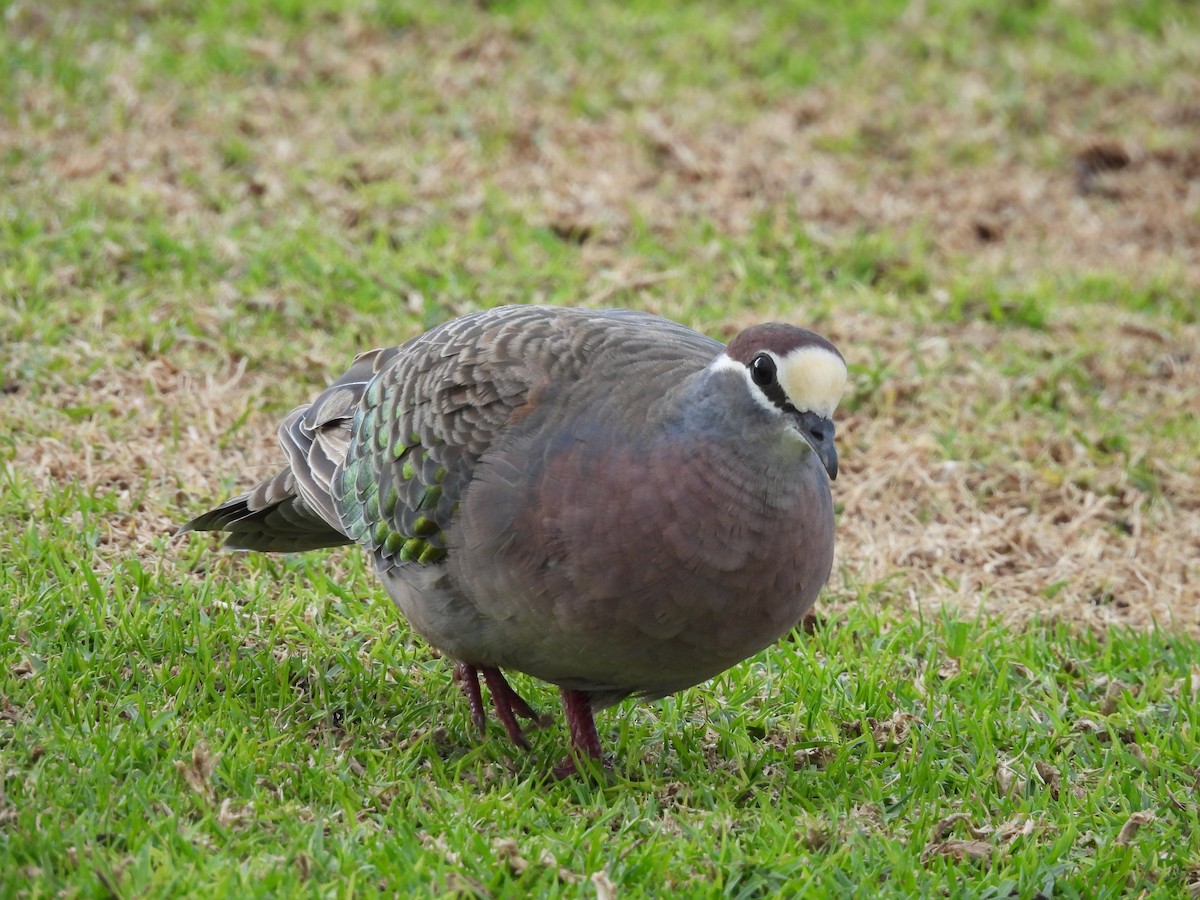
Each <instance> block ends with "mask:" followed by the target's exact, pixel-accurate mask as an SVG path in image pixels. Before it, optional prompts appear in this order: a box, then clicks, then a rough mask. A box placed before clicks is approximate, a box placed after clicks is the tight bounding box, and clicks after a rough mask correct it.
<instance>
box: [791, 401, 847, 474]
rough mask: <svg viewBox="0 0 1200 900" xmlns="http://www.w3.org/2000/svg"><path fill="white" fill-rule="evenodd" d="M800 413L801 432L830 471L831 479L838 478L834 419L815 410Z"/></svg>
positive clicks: (826, 469) (822, 463)
mask: <svg viewBox="0 0 1200 900" xmlns="http://www.w3.org/2000/svg"><path fill="white" fill-rule="evenodd" d="M798 415H799V419H800V422H799V425H800V433H801V434H802V435H804V439H805V440H806V441H808V443H809V444H810V445H811V446H812V448H813V450H814V451H815V452H816V454H817V459H819V460H821V465H823V466H824V467H825V471H826V472H828V473H829V480H830V481H835V480H837V473H838V457H837V447H835V446H834V445H833V435H834V431H835V429H834V426H833V420H832V419H827V418H825V417H824V416H819V415H817V414H816V413H814V412H802V413H799V414H798Z"/></svg>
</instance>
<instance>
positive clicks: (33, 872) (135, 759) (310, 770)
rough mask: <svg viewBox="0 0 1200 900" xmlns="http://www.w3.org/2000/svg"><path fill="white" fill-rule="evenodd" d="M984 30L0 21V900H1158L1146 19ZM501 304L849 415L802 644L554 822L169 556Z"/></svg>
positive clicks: (427, 19)
mask: <svg viewBox="0 0 1200 900" xmlns="http://www.w3.org/2000/svg"><path fill="white" fill-rule="evenodd" d="M1010 7H1011V8H1010ZM1010 7H1005V8H1004V9H1002V10H1001V9H998V8H997V7H995V6H994V5H993V4H985V3H982V2H974V0H971V2H963V3H958V4H949V5H946V4H940V5H939V4H900V3H883V4H873V3H849V4H842V5H838V6H830V5H828V4H816V3H812V2H809V0H792V2H788V3H782V4H775V5H773V6H771V7H770V8H766V9H759V8H753V9H752V8H750V7H747V6H745V5H742V4H716V3H700V4H691V5H688V6H678V7H670V6H667V7H663V6H660V5H656V4H644V5H639V4H633V5H622V6H612V7H604V8H599V9H595V8H592V7H591V6H589V5H588V4H584V3H574V2H568V3H564V4H556V5H554V7H553V8H552V9H551V8H550V7H548V6H546V5H544V4H540V3H533V2H529V3H521V2H516V3H499V4H487V5H485V7H481V8H476V7H470V8H465V7H464V8H453V9H449V8H447V9H446V10H442V9H440V8H435V6H434V5H430V4H404V3H378V4H364V3H358V2H350V0H343V2H337V0H327V2H326V0H323V2H320V3H296V2H253V0H245V2H234V0H221V2H214V3H210V4H189V3H178V2H141V3H136V4H124V5H122V7H121V10H120V12H119V13H117V14H114V13H113V12H112V11H111V10H108V9H107V8H106V9H105V10H104V11H103V12H102V11H101V10H100V9H99V7H97V8H96V9H94V10H93V9H92V7H91V6H88V5H79V4H66V3H55V2H51V3H43V4H38V5H33V4H28V3H17V2H12V3H7V4H3V5H2V10H3V14H4V22H5V28H4V29H0V59H3V60H4V63H3V64H2V65H0V115H3V116H4V117H5V119H6V122H5V127H4V128H0V179H2V184H3V188H4V190H3V193H2V197H0V347H3V351H0V483H2V484H3V488H2V489H0V545H2V546H4V547H5V548H6V552H5V554H4V556H3V559H2V560H0V778H2V781H0V896H19V897H29V898H36V897H48V896H57V895H62V896H104V895H107V896H120V897H126V896H129V897H133V896H179V895H197V896H216V895H228V894H231V893H236V894H239V895H241V894H250V895H260V896H265V895H273V896H274V895H288V896H290V895H303V896H308V895H320V896H339V897H341V896H352V895H366V896H369V895H373V894H380V893H383V894H388V893H393V894H397V893H415V894H418V895H420V894H426V893H430V892H447V893H458V894H463V895H481V896H482V895H492V896H503V895H508V894H518V893H522V894H523V893H529V894H539V895H542V894H545V895H567V896H579V895H585V896H586V895H596V896H600V897H609V896H613V894H614V893H616V894H620V895H629V896H637V895H643V894H655V893H663V892H665V891H666V890H669V889H670V890H681V891H684V892H685V893H688V894H694V895H701V896H737V897H751V896H762V895H767V894H774V893H784V894H811V895H816V896H821V895H841V894H846V893H849V892H850V891H851V890H858V891H869V892H871V893H872V894H873V895H879V896H926V895H935V894H946V895H951V896H1005V897H1007V896H1022V897H1032V896H1038V895H1039V894H1040V895H1042V896H1060V895H1061V896H1088V897H1093V896H1124V895H1126V894H1146V895H1155V896H1158V895H1161V896H1180V895H1185V894H1187V893H1188V892H1189V891H1190V892H1191V893H1192V894H1195V893H1196V892H1197V890H1198V888H1197V884H1200V855H1198V854H1197V851H1196V849H1195V848H1196V834H1197V825H1198V822H1197V817H1198V815H1200V811H1198V807H1197V804H1196V801H1195V796H1196V793H1197V786H1198V781H1197V780H1198V779H1200V752H1198V751H1197V750H1196V747H1197V746H1198V745H1200V741H1198V740H1197V735H1196V725H1197V712H1196V710H1197V709H1198V708H1200V703H1198V702H1197V701H1198V700H1200V697H1198V696H1197V690H1198V685H1200V645H1198V644H1197V642H1196V636H1197V635H1200V592H1198V591H1197V588H1196V585H1197V584H1200V569H1198V563H1197V560H1198V559H1200V494H1198V488H1197V485H1198V484H1200V477H1198V475H1200V473H1198V471H1197V466H1196V461H1195V447H1196V446H1197V445H1200V422H1198V420H1197V418H1196V416H1195V414H1194V410H1195V408H1196V404H1197V402H1198V400H1197V394H1198V391H1197V387H1196V385H1197V384H1200V373H1197V366H1198V365H1200V331H1198V329H1200V322H1198V320H1197V309H1200V304H1198V302H1197V296H1198V292H1200V258H1198V257H1197V255H1196V251H1195V247H1196V246H1200V216H1198V215H1197V212H1196V208H1195V204H1194V202H1193V200H1189V198H1190V197H1191V198H1194V194H1195V191H1194V186H1195V177H1196V176H1195V171H1196V168H1195V167H1196V157H1195V152H1194V147H1193V146H1192V144H1193V143H1194V141H1193V138H1194V133H1193V132H1194V127H1193V126H1194V121H1195V99H1194V96H1195V81H1194V77H1193V76H1192V75H1191V74H1190V73H1191V72H1192V71H1193V69H1194V66H1189V65H1187V63H1188V61H1189V60H1191V59H1194V58H1195V55H1196V53H1197V52H1200V20H1198V18H1197V16H1196V14H1195V11H1194V10H1193V9H1192V6H1191V5H1190V4H1188V3H1185V2H1171V0H1160V2H1155V3H1144V4H1139V5H1138V7H1137V9H1136V10H1133V9H1132V8H1127V7H1128V4H1120V3H1097V4H1084V5H1082V6H1080V5H1079V4H1074V5H1071V4H1041V3H1025V4H1016V5H1010ZM1114 148H1115V149H1114ZM1092 159H1105V160H1109V161H1110V164H1106V165H1108V167H1101V168H1099V169H1094V167H1093V164H1092V163H1091V162H1089V160H1092ZM1089 167H1092V168H1089ZM1093 169H1094V170H1093ZM504 302H551V303H564V304H586V305H632V306H637V307H640V308H646V309H651V310H654V311H657V312H661V313H663V314H665V315H668V316H671V317H673V318H676V319H679V320H680V321H684V322H687V323H688V324H690V325H692V326H694V327H696V328H699V329H701V330H704V331H707V332H709V333H712V334H714V335H717V336H722V337H727V336H729V335H731V334H732V333H733V332H735V331H736V330H737V329H738V328H739V327H740V326H741V325H744V324H745V323H747V322H750V321H754V320H760V319H768V318H784V319H791V320H793V321H799V322H803V323H805V324H811V325H813V326H814V327H817V328H818V329H820V330H821V331H823V332H824V333H826V334H828V335H829V336H830V337H831V338H833V339H834V340H835V341H836V342H837V343H838V344H839V346H841V348H842V349H843V351H844V352H845V353H846V356H847V358H848V359H849V361H850V364H851V370H852V375H853V378H852V384H851V388H850V390H849V391H848V394H847V397H846V398H845V401H844V403H843V407H842V412H841V413H840V414H839V434H840V442H841V455H842V462H843V475H842V476H841V477H840V478H839V480H838V482H837V483H836V485H835V499H836V501H837V503H838V509H839V526H838V527H839V540H840V543H839V549H838V562H837V570H836V571H835V573H834V576H833V578H832V579H831V582H830V584H829V586H828V588H827V589H826V592H825V595H824V597H823V601H822V606H821V607H819V612H820V613H821V619H820V620H819V621H818V622H817V623H816V627H815V628H814V629H813V630H812V633H811V634H809V633H807V632H806V631H805V630H803V629H798V630H797V631H796V632H795V633H794V634H792V635H789V636H788V637H787V638H785V639H784V640H783V641H781V642H780V643H779V644H778V645H777V646H775V647H773V648H771V649H769V650H767V651H765V652H764V653H762V654H760V655H759V656H757V657H755V658H754V659H752V660H750V661H748V662H746V663H745V664H743V665H742V666H739V667H737V668H735V669H733V670H731V671H730V672H728V673H726V674H724V675H722V676H721V677H719V678H717V679H715V680H714V681H712V682H710V683H709V684H706V685H703V686H700V687H698V688H695V689H692V690H689V691H686V692H684V693H683V694H680V695H678V696H676V697H673V698H669V699H668V700H666V701H663V702H660V703H656V704H653V705H638V704H634V703H626V704H622V706H621V707H619V708H618V709H616V710H614V711H610V712H606V713H604V714H602V716H601V720H600V728H601V733H602V736H603V738H604V740H605V743H606V746H607V747H608V748H609V749H611V750H612V751H613V753H614V755H615V760H616V762H615V765H614V771H613V773H612V774H611V775H609V776H603V775H600V774H598V773H593V774H592V775H591V776H588V777H581V778H577V779H572V780H569V781H566V782H555V781H552V780H549V779H547V778H546V776H545V772H546V770H547V768H548V766H549V765H550V764H551V762H552V761H554V760H557V759H558V758H559V757H561V755H562V753H563V751H564V748H565V746H566V734H565V728H564V727H563V724H562V722H561V717H558V718H557V719H556V722H555V724H554V725H552V726H551V727H549V728H547V729H545V730H542V731H539V732H537V733H535V734H534V736H533V740H534V750H533V752H532V753H531V754H529V755H525V754H521V753H517V752H514V751H513V750H512V749H511V748H510V747H509V746H508V745H507V744H505V743H504V741H503V739H502V735H501V733H500V731H499V729H497V728H493V729H492V730H491V731H490V732H489V734H488V736H487V738H486V739H483V740H481V739H480V738H479V737H478V736H477V735H475V734H474V732H473V731H472V728H471V727H470V724H469V722H468V720H467V716H466V714H465V713H466V707H465V703H464V702H463V700H462V698H461V697H460V696H458V693H457V691H456V689H455V687H454V685H453V684H452V682H451V680H450V678H449V671H448V665H447V663H446V661H444V660H441V659H438V658H436V655H435V654H434V653H433V652H432V651H431V650H430V649H429V648H428V647H427V646H426V645H425V644H424V643H423V642H422V641H421V640H420V639H419V638H417V637H415V636H413V635H412V634H411V632H409V630H408V629H407V627H406V626H405V624H404V623H403V622H402V621H401V620H400V618H399V616H398V615H397V614H396V612H395V611H394V610H393V609H392V607H391V606H390V604H389V603H388V602H387V600H386V598H385V596H384V595H383V593H382V592H381V591H380V590H379V589H378V587H377V586H376V585H375V583H374V580H373V576H372V575H371V574H370V573H369V572H368V571H367V570H366V568H365V566H364V561H363V560H362V559H361V558H360V556H359V554H357V553H356V552H353V551H344V552H330V553H317V554H310V555H306V556H299V557H284V558H268V557H262V556H255V555H227V554H224V555H223V554H219V553H216V552H214V545H213V544H212V543H211V542H210V541H209V540H208V539H206V538H203V537H194V538H189V539H186V540H184V539H180V540H173V539H172V538H171V534H172V532H173V529H174V527H175V526H176V525H177V524H178V523H179V522H180V521H181V520H183V519H185V518H187V517H188V516H190V515H192V514H195V513H197V512H199V511H200V510H201V509H203V508H207V506H209V505H211V504H212V503H214V502H215V501H217V500H219V499H223V498H224V497H226V496H228V495H229V494H231V493H233V492H235V491H237V490H239V489H241V488H243V487H245V486H246V485H247V484H248V483H249V482H250V481H252V480H253V479H254V478H256V477H258V476H260V475H262V474H265V473H266V472H268V471H270V470H271V469H272V468H273V467H274V466H276V465H277V464H278V457H277V451H276V450H275V448H274V447H273V438H272V429H273V426H274V422H275V421H277V420H278V418H279V417H280V416H281V415H282V414H284V413H285V412H286V411H287V410H288V409H290V408H291V407H293V406H294V405H295V404H297V403H299V402H302V401H303V400H304V399H305V398H307V397H308V396H310V395H311V393H312V392H313V391H314V390H315V389H317V388H319V387H320V386H322V385H323V384H324V383H325V381H326V379H327V378H328V377H329V376H330V375H332V374H334V373H336V372H338V371H340V369H341V367H344V366H345V364H346V363H347V362H348V360H349V359H350V358H351V357H352V356H353V354H354V353H356V352H357V351H359V350H361V349H364V348H367V347H371V346H377V345H379V344H382V343H393V342H398V341H400V340H402V339H404V338H406V337H409V336H411V335H412V334H415V333H417V332H419V331H420V330H422V329H424V328H427V327H429V326H430V325H432V324H434V323H436V322H439V321H442V320H444V319H446V318H447V317H449V316H452V315H454V314H457V313H459V312H462V311H465V310H468V309H473V308H477V307H479V306H485V305H494V304H499V303H504ZM516 680H517V682H518V687H519V688H520V689H521V690H522V691H523V692H528V693H529V694H530V695H532V696H533V697H534V698H536V699H537V700H538V701H540V702H541V705H543V706H545V707H546V708H548V709H549V708H551V707H552V706H553V699H554V698H553V695H552V693H551V692H550V691H549V690H547V689H545V688H544V687H541V686H537V685H534V684H531V683H529V682H528V681H525V680H523V679H521V678H520V677H519V676H517V678H516Z"/></svg>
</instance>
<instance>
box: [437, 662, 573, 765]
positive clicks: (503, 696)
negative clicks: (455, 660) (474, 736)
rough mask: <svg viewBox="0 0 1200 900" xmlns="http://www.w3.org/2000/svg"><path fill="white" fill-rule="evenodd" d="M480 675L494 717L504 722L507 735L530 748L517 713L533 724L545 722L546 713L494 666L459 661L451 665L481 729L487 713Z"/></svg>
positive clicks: (517, 743) (538, 724)
mask: <svg viewBox="0 0 1200 900" xmlns="http://www.w3.org/2000/svg"><path fill="white" fill-rule="evenodd" d="M480 675H483V679H484V681H486V682H487V686H488V692H489V693H490V694H491V695H492V707H493V709H495V711H496V718H497V719H499V720H500V724H501V725H503V726H504V731H505V733H507V734H508V739H509V740H510V741H512V742H513V743H514V744H516V745H517V746H518V747H520V748H522V749H523V750H528V749H529V740H528V739H527V738H526V737H525V732H524V731H523V730H522V729H521V726H520V724H519V723H518V722H517V716H520V717H521V718H523V719H529V720H530V721H531V722H532V723H533V724H534V726H543V725H546V724H548V722H549V717H547V716H542V715H539V714H538V712H537V711H536V710H534V708H533V707H532V706H530V705H529V703H528V702H527V701H526V700H525V698H524V697H522V696H521V695H520V694H518V693H517V692H516V691H515V690H513V687H512V685H510V684H509V683H508V680H507V679H506V678H505V677H504V674H503V673H502V672H501V671H500V670H499V669H497V668H495V667H494V666H472V665H469V664H468V663H459V664H458V665H456V666H455V667H454V680H455V681H457V682H458V683H459V684H461V685H462V689H463V693H464V694H466V695H467V704H468V705H469V706H470V708H471V721H472V722H474V723H475V727H476V728H477V729H479V731H480V732H481V733H482V732H483V731H484V730H485V729H486V726H487V715H486V713H485V712H484V709H483V696H482V694H481V693H480V690H479V676H480Z"/></svg>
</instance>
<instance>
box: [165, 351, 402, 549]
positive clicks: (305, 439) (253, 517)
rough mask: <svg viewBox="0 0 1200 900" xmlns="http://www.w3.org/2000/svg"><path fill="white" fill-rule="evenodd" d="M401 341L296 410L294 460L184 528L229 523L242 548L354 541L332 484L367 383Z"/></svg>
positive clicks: (289, 439) (363, 358) (289, 441)
mask: <svg viewBox="0 0 1200 900" xmlns="http://www.w3.org/2000/svg"><path fill="white" fill-rule="evenodd" d="M397 350H398V348H395V347H392V348H388V349H386V350H371V351H369V352H367V353H363V354H360V355H359V356H358V357H357V358H355V360H354V364H353V365H352V366H351V367H350V369H349V371H347V372H346V374H345V375H343V376H342V377H341V378H339V379H338V380H337V381H335V382H334V383H333V384H331V385H330V386H329V387H328V388H326V389H325V390H324V391H323V392H322V393H321V394H320V395H319V396H318V397H317V398H316V399H315V400H314V401H313V402H312V403H311V404H309V405H307V406H301V407H299V408H298V409H294V410H292V412H291V414H290V415H288V417H287V418H286V419H284V421H283V424H282V425H280V426H279V443H280V446H281V447H283V450H284V452H285V453H286V454H287V457H288V466H287V468H285V469H284V470H283V471H282V472H280V473H279V474H278V475H275V476H274V477H272V478H268V479H267V480H266V481H264V482H262V483H261V484H259V485H258V486H257V487H255V488H254V489H253V490H250V491H248V492H247V493H245V494H242V495H240V496H238V497H234V498H233V499H232V500H227V501H226V502H225V503H223V504H221V505H220V506H218V507H217V508H216V509H213V510H211V511H209V512H206V513H205V514H204V515H202V516H198V517H196V518H195V519H192V521H190V522H188V523H187V524H186V525H184V526H183V527H182V528H180V529H179V534H184V533H186V532H188V531H223V532H226V533H227V534H228V537H227V538H226V539H225V546H226V547H230V548H232V549H235V550H267V551H277V552H283V553H294V552H299V551H302V550H315V549H317V548H319V547H337V546H340V545H342V544H351V543H353V540H351V539H350V538H349V537H347V536H346V532H345V529H344V527H343V526H342V523H341V519H340V517H339V516H338V512H337V509H336V507H335V505H334V502H333V496H332V494H331V492H330V485H331V484H332V481H333V477H334V474H335V472H336V471H337V469H338V467H339V466H340V465H341V464H342V462H343V461H344V460H345V458H346V450H347V448H348V447H349V444H350V432H351V425H352V422H353V419H354V412H355V410H356V409H357V408H358V404H359V400H361V399H362V396H363V393H364V392H365V391H366V389H367V385H369V384H370V383H371V380H372V379H373V378H374V377H375V375H376V374H378V372H379V371H380V369H381V368H383V367H384V366H386V365H387V364H388V363H389V362H391V361H392V360H393V359H395V357H396V354H397Z"/></svg>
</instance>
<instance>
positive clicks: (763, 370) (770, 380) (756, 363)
mask: <svg viewBox="0 0 1200 900" xmlns="http://www.w3.org/2000/svg"><path fill="white" fill-rule="evenodd" d="M750 377H751V378H753V379H754V383H755V384H757V385H758V386H759V387H767V386H768V385H772V384H774V383H775V360H773V359H771V357H769V356H767V354H765V353H760V354H758V356H756V357H754V359H752V360H751V361H750Z"/></svg>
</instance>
